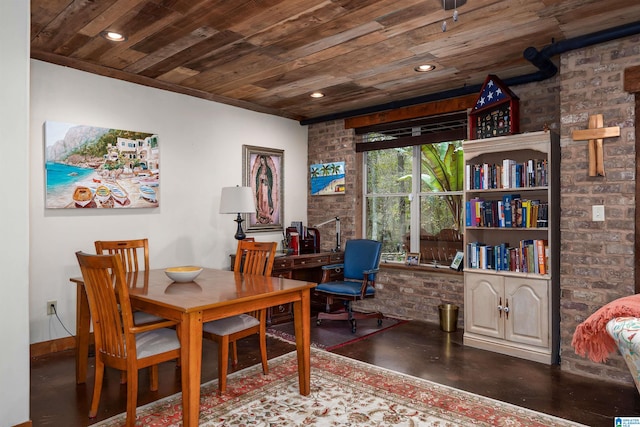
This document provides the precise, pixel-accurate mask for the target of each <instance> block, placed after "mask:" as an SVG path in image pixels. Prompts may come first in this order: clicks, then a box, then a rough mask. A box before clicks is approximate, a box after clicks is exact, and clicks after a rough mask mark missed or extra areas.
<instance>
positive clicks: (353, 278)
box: [315, 239, 383, 333]
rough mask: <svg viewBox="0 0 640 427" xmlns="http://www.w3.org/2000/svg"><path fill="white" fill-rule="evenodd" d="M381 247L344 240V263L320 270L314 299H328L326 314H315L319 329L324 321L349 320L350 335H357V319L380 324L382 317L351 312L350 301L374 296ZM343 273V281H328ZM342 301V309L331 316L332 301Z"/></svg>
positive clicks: (326, 266)
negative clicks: (371, 319) (370, 320)
mask: <svg viewBox="0 0 640 427" xmlns="http://www.w3.org/2000/svg"><path fill="white" fill-rule="evenodd" d="M381 251H382V243H381V242H378V241H375V240H367V239H355V240H347V243H346V245H345V249H344V263H343V264H332V265H325V266H323V267H322V270H323V271H322V273H323V274H322V283H320V284H319V285H318V286H316V289H315V293H316V295H320V296H324V297H326V298H327V302H326V312H321V313H318V320H317V324H318V326H319V325H320V324H321V323H322V320H323V319H328V320H349V322H350V323H351V332H354V333H355V332H356V319H367V318H377V319H378V326H379V325H381V324H382V317H383V316H382V313H359V312H354V311H353V309H352V307H351V303H352V302H353V301H358V300H362V299H365V298H371V297H373V296H374V295H375V293H376V289H375V278H376V273H377V272H378V271H379V266H380V253H381ZM337 272H340V273H342V276H343V278H342V280H333V279H332V278H331V277H332V275H335V274H336V273H337ZM336 300H338V301H342V303H343V304H344V308H343V309H342V310H340V311H338V312H330V310H331V305H332V304H333V303H334V301H336Z"/></svg>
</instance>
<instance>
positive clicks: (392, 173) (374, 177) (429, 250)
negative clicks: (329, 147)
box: [358, 114, 466, 267]
mask: <svg viewBox="0 0 640 427" xmlns="http://www.w3.org/2000/svg"><path fill="white" fill-rule="evenodd" d="M456 117H457V121H456V127H457V128H458V129H457V133H451V132H447V133H443V132H440V133H438V132H433V131H430V129H431V128H429V126H426V127H425V126H424V125H423V124H420V125H416V124H415V123H411V127H410V134H409V132H408V131H406V132H405V133H404V134H403V133H402V132H401V131H400V130H399V129H398V127H397V126H394V128H393V129H392V130H391V131H386V130H380V129H377V130H374V131H368V132H367V131H366V130H364V131H362V132H358V133H360V134H361V135H362V136H361V142H360V143H359V144H358V145H363V146H364V147H361V148H360V149H359V151H365V155H364V156H363V158H364V170H365V171H366V173H365V179H364V180H363V186H364V200H365V203H364V212H363V214H364V221H363V224H364V227H365V230H364V232H365V235H366V236H367V238H371V239H376V240H380V241H382V242H383V260H386V261H404V258H405V255H406V253H407V252H420V262H421V264H437V265H442V266H446V267H448V266H449V265H451V262H452V260H453V258H454V257H455V255H456V252H457V251H461V250H462V225H463V193H462V190H463V181H464V159H463V152H462V139H461V138H457V139H452V140H448V141H445V142H431V141H429V140H432V139H438V138H441V137H443V136H451V135H456V136H462V135H464V134H466V114H465V115H464V116H463V117H464V120H462V118H461V116H459V115H458V116H456ZM431 120H433V119H431ZM432 124H433V123H432ZM438 135H439V136H438ZM426 136H428V137H426ZM441 141H442V140H441ZM385 145H390V147H388V148H387V147H385ZM397 145H399V146H397ZM373 146H375V149H373V150H371V149H367V148H369V147H373Z"/></svg>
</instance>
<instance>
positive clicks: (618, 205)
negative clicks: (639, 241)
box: [560, 36, 640, 382]
mask: <svg viewBox="0 0 640 427" xmlns="http://www.w3.org/2000/svg"><path fill="white" fill-rule="evenodd" d="M639 42H640V38H639V37H637V36H635V37H629V38H625V39H621V40H617V41H613V42H609V43H604V44H601V45H598V46H595V47H588V48H584V49H579V50H575V51H571V52H567V53H565V54H564V55H562V58H561V67H560V70H561V84H560V94H561V96H560V111H561V117H562V120H561V145H562V160H561V168H562V175H561V181H562V182H561V189H560V192H561V196H560V197H561V201H560V204H561V219H560V232H561V248H560V250H561V253H562V256H561V258H560V288H561V290H562V292H561V309H560V314H561V358H562V369H563V370H567V371H572V372H576V373H581V374H584V375H588V376H598V377H605V378H610V379H613V380H616V381H621V382H629V381H630V375H629V372H628V370H627V369H626V367H625V365H624V362H623V360H622V358H621V357H620V356H619V355H618V354H617V353H615V354H614V355H613V356H612V357H611V358H610V359H609V361H608V362H607V363H605V364H599V363H592V362H590V361H589V360H588V359H584V358H582V357H580V356H577V355H576V354H575V353H574V351H573V348H572V347H571V339H572V337H573V331H575V328H576V326H577V325H578V324H579V323H580V322H582V321H583V320H585V319H586V318H587V317H588V316H589V315H590V314H591V313H593V312H594V311H596V310H597V309H598V308H600V307H602V306H603V305H604V304H606V303H608V302H610V301H612V300H614V299H616V298H619V297H622V296H627V295H631V294H633V293H634V267H633V260H634V258H633V257H634V230H635V223H634V218H635V167H636V166H635V138H634V135H635V117H634V116H635V114H634V108H635V107H634V106H635V102H634V96H633V95H632V94H628V93H626V92H624V89H623V81H624V69H625V68H626V67H629V66H633V65H638V64H639V63H640V43H639ZM596 113H600V114H603V115H604V122H605V126H620V131H621V135H620V137H619V138H610V139H607V140H605V141H604V167H605V173H606V176H604V177H589V176H588V173H587V167H588V161H587V142H586V141H573V140H572V139H571V133H572V131H573V130H576V129H585V128H586V127H587V126H588V120H589V115H590V114H596ZM592 205H605V219H606V220H605V221H604V222H593V221H591V206H592Z"/></svg>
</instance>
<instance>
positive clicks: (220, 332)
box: [202, 240, 277, 394]
mask: <svg viewBox="0 0 640 427" xmlns="http://www.w3.org/2000/svg"><path fill="white" fill-rule="evenodd" d="M276 246H277V243H276V242H253V241H245V240H240V241H238V248H237V251H236V259H235V264H234V267H233V271H235V272H237V273H242V274H245V275H259V276H270V275H271V271H272V270H273V261H274V257H275V253H276ZM202 331H203V336H204V337H205V338H209V339H211V340H213V341H215V342H216V343H218V393H220V394H222V393H224V392H225V390H226V389H227V368H228V366H229V345H231V356H232V360H231V366H233V367H235V366H237V364H238V349H237V344H236V342H237V340H239V339H241V338H244V337H248V336H250V335H254V334H258V336H259V341H260V359H261V361H262V372H263V373H264V374H265V375H266V374H268V373H269V366H268V364H267V336H266V333H267V310H266V309H262V310H257V311H256V312H252V313H246V314H240V315H237V316H232V317H227V318H224V319H219V320H214V321H211V322H206V323H205V324H204V325H202Z"/></svg>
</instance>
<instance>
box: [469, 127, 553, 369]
mask: <svg viewBox="0 0 640 427" xmlns="http://www.w3.org/2000/svg"><path fill="white" fill-rule="evenodd" d="M463 148H464V161H465V191H464V202H465V231H464V248H465V256H464V259H465V260H464V324H465V327H464V338H463V341H464V344H465V345H468V346H471V347H476V348H481V349H485V350H491V351H495V352H498V353H502V354H508V355H511V356H515V357H520V358H524V359H529V360H534V361H537V362H541V363H548V364H554V363H558V362H559V328H560V318H559V305H560V289H559V273H558V271H559V265H560V263H559V243H560V239H559V234H560V227H559V209H560V197H559V189H560V182H559V177H560V173H559V164H560V156H559V151H560V141H559V137H558V135H556V134H554V133H551V132H531V133H525V134H518V135H509V136H503V137H496V138H488V139H480V140H470V141H465V143H464V145H463Z"/></svg>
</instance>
